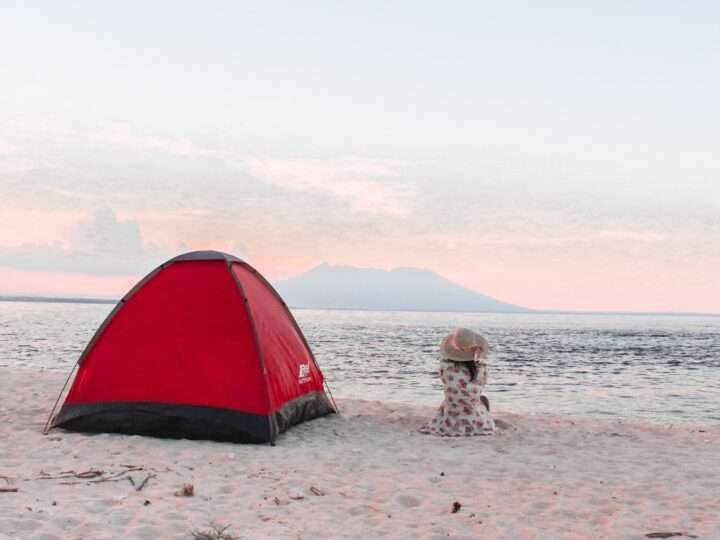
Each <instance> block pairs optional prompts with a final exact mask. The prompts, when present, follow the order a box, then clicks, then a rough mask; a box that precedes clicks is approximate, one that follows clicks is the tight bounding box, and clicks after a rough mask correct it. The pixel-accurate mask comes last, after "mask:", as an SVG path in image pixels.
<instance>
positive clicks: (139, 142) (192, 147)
mask: <svg viewBox="0 0 720 540" xmlns="http://www.w3.org/2000/svg"><path fill="white" fill-rule="evenodd" d="M90 138H91V139H92V140H94V141H97V142H101V143H105V144H112V145H120V146H131V147H136V148H145V149H149V150H156V151H159V152H164V153H168V154H175V155H180V156H200V155H207V154H211V153H213V152H212V151H209V150H206V149H203V148H200V147H198V146H197V145H196V144H195V143H193V142H192V141H190V140H188V139H183V138H177V137H161V136H157V135H139V134H137V133H135V132H134V131H133V129H132V127H131V126H130V125H128V124H123V123H115V124H110V125H109V126H108V127H107V129H103V130H100V131H98V132H96V133H93V134H91V135H90Z"/></svg>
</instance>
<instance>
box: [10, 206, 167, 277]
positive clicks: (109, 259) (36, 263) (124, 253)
mask: <svg viewBox="0 0 720 540" xmlns="http://www.w3.org/2000/svg"><path fill="white" fill-rule="evenodd" d="M173 254H174V253H172V252H169V251H168V250H166V249H163V248H161V247H159V246H157V245H154V244H149V243H144V242H143V238H142V234H141V231H140V226H139V225H138V223H137V222H136V221H132V220H126V221H120V220H118V219H117V217H116V216H115V214H114V213H113V212H112V210H109V209H101V210H98V211H97V212H95V214H94V215H93V216H92V217H91V218H89V219H87V220H85V221H82V222H80V223H78V224H77V225H75V226H74V227H72V228H71V229H70V230H69V232H68V234H67V235H66V236H65V238H64V239H63V240H57V241H54V242H49V243H45V244H22V245H20V246H11V247H0V266H5V267H9V268H16V269H20V270H31V271H47V270H51V271H55V272H79V273H85V274H95V275H135V274H143V273H146V272H148V271H150V270H152V268H154V267H155V266H157V265H158V264H160V263H161V262H162V261H164V260H165V259H167V258H169V257H170V256H172V255H173Z"/></svg>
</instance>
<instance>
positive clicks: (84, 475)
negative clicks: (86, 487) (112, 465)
mask: <svg viewBox="0 0 720 540" xmlns="http://www.w3.org/2000/svg"><path fill="white" fill-rule="evenodd" d="M103 474H105V471H99V470H96V469H90V470H88V471H83V472H79V473H78V472H75V471H62V472H60V473H58V474H56V475H52V474H48V473H46V472H44V471H40V476H38V477H37V478H34V479H33V480H60V479H62V478H80V479H82V480H87V479H89V478H97V477H98V476H102V475H103Z"/></svg>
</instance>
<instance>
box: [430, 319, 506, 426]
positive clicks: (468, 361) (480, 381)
mask: <svg viewBox="0 0 720 540" xmlns="http://www.w3.org/2000/svg"><path fill="white" fill-rule="evenodd" d="M488 350H489V346H488V343H487V341H485V338H483V337H482V336H481V335H479V334H476V333H475V332H473V331H472V330H468V329H467V328H458V329H457V330H455V331H454V332H453V333H452V334H450V335H449V336H446V337H445V338H444V339H443V340H442V342H441V343H440V380H441V381H442V383H443V391H444V392H445V400H444V401H443V402H442V405H440V408H439V409H438V412H437V414H436V415H435V418H433V419H432V420H430V422H428V423H427V424H426V425H424V426H423V427H421V428H420V430H419V431H420V432H421V433H431V434H433V435H439V436H441V437H461V436H470V435H489V434H490V433H492V432H493V431H494V430H495V422H493V419H492V416H491V415H490V400H488V398H487V397H486V396H485V395H484V394H483V389H484V388H485V383H486V382H487V362H486V359H487V354H488Z"/></svg>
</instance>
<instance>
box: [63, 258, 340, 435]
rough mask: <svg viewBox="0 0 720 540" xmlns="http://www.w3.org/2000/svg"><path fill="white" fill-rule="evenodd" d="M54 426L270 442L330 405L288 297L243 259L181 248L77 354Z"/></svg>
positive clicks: (326, 412)
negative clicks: (181, 252) (72, 376)
mask: <svg viewBox="0 0 720 540" xmlns="http://www.w3.org/2000/svg"><path fill="white" fill-rule="evenodd" d="M78 366H79V370H78V373H77V376H76V377H75V380H74V381H73V384H72V387H71V388H70V391H69V393H68V395H67V398H66V399H65V402H64V404H63V406H62V408H61V409H60V412H59V413H58V415H57V416H56V417H55V418H54V420H53V422H52V426H53V427H62V428H65V429H69V430H75V431H85V432H116V433H133V434H141V435H154V436H159V437H173V438H188V439H212V440H221V441H234V442H266V441H270V442H273V441H274V440H275V438H276V437H277V434H278V433H282V432H283V431H285V430H286V429H287V428H288V427H289V426H291V425H293V424H297V423H299V422H303V421H305V420H310V419H312V418H315V417H318V416H322V415H325V414H328V413H331V412H334V409H333V407H332V406H331V405H330V402H329V400H328V398H327V396H326V394H325V392H324V390H323V381H324V379H323V375H322V373H321V372H320V368H319V367H318V365H317V363H316V361H315V358H314V357H313V355H312V352H311V351H310V348H309V347H308V344H307V342H306V341H305V338H304V336H303V335H302V332H301V331H300V329H299V328H298V325H297V323H296V322H295V319H294V318H293V316H292V315H291V313H290V311H289V310H288V308H287V306H286V305H285V303H284V302H283V301H282V299H281V298H280V296H279V295H278V294H277V292H276V291H275V290H274V289H273V288H272V287H271V286H270V284H269V283H268V282H267V281H266V280H265V279H264V278H263V277H262V276H261V275H260V274H259V273H258V272H257V271H256V270H255V269H254V268H252V267H251V266H250V265H249V264H247V263H245V262H244V261H242V260H240V259H238V258H236V257H233V256H231V255H227V254H224V253H219V252H215V251H196V252H192V253H187V254H185V255H181V256H179V257H176V258H174V259H171V260H170V261H168V262H166V263H165V264H163V265H161V266H160V267H159V268H157V269H155V270H154V271H153V272H151V273H150V274H149V275H148V276H146V277H145V278H144V279H143V280H142V281H140V283H138V284H137V285H136V286H135V287H134V288H133V289H132V290H131V291H130V292H129V293H128V294H127V296H125V297H124V298H123V299H122V300H121V301H120V302H119V303H118V305H117V306H116V307H115V309H114V310H113V311H112V313H110V315H109V316H108V317H107V319H106V320H105V322H103V324H102V325H101V326H100V328H99V329H98V331H97V332H96V334H95V336H94V337H93V338H92V340H91V341H90V343H89V344H88V346H87V348H86V349H85V351H84V352H83V353H82V355H81V356H80V359H79V360H78Z"/></svg>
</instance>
